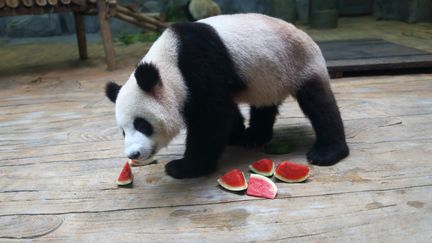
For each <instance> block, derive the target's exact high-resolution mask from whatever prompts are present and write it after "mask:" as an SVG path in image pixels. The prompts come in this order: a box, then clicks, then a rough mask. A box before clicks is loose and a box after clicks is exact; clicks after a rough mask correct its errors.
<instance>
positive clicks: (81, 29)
mask: <svg viewBox="0 0 432 243" xmlns="http://www.w3.org/2000/svg"><path fill="white" fill-rule="evenodd" d="M74 18H75V31H76V36H77V42H78V52H79V58H80V59H81V60H85V59H87V58H88V54H87V40H86V32H85V25H84V19H83V16H82V14H80V13H78V12H74Z"/></svg>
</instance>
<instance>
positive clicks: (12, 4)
mask: <svg viewBox="0 0 432 243" xmlns="http://www.w3.org/2000/svg"><path fill="white" fill-rule="evenodd" d="M19 4H20V2H19V0H6V6H8V7H9V8H17V7H18V6H19Z"/></svg>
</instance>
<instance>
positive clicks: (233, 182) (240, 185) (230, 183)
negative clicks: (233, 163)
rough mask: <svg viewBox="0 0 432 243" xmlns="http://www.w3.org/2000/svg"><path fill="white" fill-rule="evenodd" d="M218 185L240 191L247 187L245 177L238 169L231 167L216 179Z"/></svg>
mask: <svg viewBox="0 0 432 243" xmlns="http://www.w3.org/2000/svg"><path fill="white" fill-rule="evenodd" d="M217 181H218V183H219V185H221V186H222V187H223V188H225V189H227V190H230V191H242V190H245V189H246V188H247V187H248V183H247V181H246V177H245V176H244V174H243V172H242V171H241V170H239V169H233V170H231V171H229V172H227V173H226V174H225V175H223V176H221V177H219V179H218V180H217Z"/></svg>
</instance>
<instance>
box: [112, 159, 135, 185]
mask: <svg viewBox="0 0 432 243" xmlns="http://www.w3.org/2000/svg"><path fill="white" fill-rule="evenodd" d="M132 182H133V174H132V170H131V167H130V166H129V162H126V164H125V165H124V166H123V170H122V171H121V173H120V175H119V177H118V178H117V181H116V183H117V185H119V186H126V185H129V184H131V183H132Z"/></svg>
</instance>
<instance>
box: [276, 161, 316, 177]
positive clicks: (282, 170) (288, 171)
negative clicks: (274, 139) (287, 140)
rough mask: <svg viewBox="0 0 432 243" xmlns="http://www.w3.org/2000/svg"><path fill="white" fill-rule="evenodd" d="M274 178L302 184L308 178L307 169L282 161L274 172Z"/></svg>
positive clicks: (304, 166) (303, 166) (306, 167)
mask: <svg viewBox="0 0 432 243" xmlns="http://www.w3.org/2000/svg"><path fill="white" fill-rule="evenodd" d="M274 175H275V177H276V178H278V179H279V180H281V181H285V182H302V181H305V180H306V179H307V178H308V177H309V167H308V166H306V165H299V164H296V163H293V162H288V161H284V162H282V163H280V164H279V165H278V166H277V167H276V170H275V173H274Z"/></svg>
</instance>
